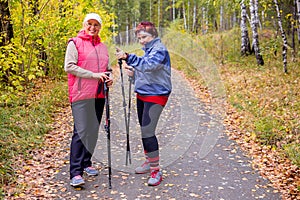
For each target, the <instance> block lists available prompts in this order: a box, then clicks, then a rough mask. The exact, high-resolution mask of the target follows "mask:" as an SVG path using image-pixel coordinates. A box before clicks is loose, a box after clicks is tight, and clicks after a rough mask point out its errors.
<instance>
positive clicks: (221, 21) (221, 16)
mask: <svg viewBox="0 0 300 200" xmlns="http://www.w3.org/2000/svg"><path fill="white" fill-rule="evenodd" d="M223 17H224V16H223V5H221V6H220V27H219V30H220V31H223V24H224V22H223V21H224V20H223Z"/></svg>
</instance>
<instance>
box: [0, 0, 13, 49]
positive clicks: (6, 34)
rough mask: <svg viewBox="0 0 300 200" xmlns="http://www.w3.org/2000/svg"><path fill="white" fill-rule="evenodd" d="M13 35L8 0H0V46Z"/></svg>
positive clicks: (7, 41)
mask: <svg viewBox="0 0 300 200" xmlns="http://www.w3.org/2000/svg"><path fill="white" fill-rule="evenodd" d="M13 37H14V32H13V25H12V22H11V15H10V11H9V7H8V1H7V0H6V1H5V0H2V1H0V46H4V45H6V44H8V43H9V42H10V41H11V39H12V38H13Z"/></svg>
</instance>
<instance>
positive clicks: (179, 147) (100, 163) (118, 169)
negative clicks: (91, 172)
mask: <svg viewBox="0 0 300 200" xmlns="http://www.w3.org/2000/svg"><path fill="white" fill-rule="evenodd" d="M172 82H173V91H172V94H171V96H170V99H169V101H168V104H167V106H166V107H165V109H164V111H163V113H162V116H161V120H160V122H159V124H158V127H157V137H158V140H159V145H160V158H161V167H162V172H163V176H164V178H163V181H162V183H161V184H160V185H159V186H156V187H149V186H147V184H146V183H147V179H148V177H149V174H142V175H137V174H134V168H135V167H137V166H139V165H140V164H141V163H143V159H144V158H143V157H144V156H143V149H142V143H141V136H140V130H139V127H138V123H137V116H136V107H135V106H136V104H135V96H134V94H133V91H132V95H131V99H132V101H131V102H132V105H131V112H130V113H131V117H130V133H129V134H130V150H131V151H130V155H131V164H128V165H126V131H125V130H126V128H125V123H124V106H123V99H122V93H121V86H120V80H117V81H115V84H114V86H113V87H112V88H111V89H110V109H111V141H110V144H111V159H112V165H111V169H112V176H111V184H112V189H109V188H108V168H107V167H108V163H107V137H106V132H105V130H104V128H103V124H104V121H105V120H104V119H105V115H103V120H102V125H101V129H100V131H99V139H98V143H97V147H96V151H95V154H94V157H93V163H94V166H96V167H97V168H98V169H99V171H100V174H99V176H96V177H87V176H84V178H85V180H86V184H85V185H84V187H82V188H73V187H71V186H70V185H69V171H68V170H69V166H68V164H67V165H65V166H64V167H63V168H62V169H61V171H60V172H59V173H58V174H57V175H56V177H55V178H54V179H53V180H52V185H54V187H56V189H55V191H56V196H57V199H84V200H86V199H129V200H135V199H136V200H138V199H170V200H175V199H178V200H185V199H205V200H206V199H207V200H217V199H218V200H222V199H224V200H239V199H243V200H245V199H270V200H277V199H280V194H278V193H277V192H276V191H275V190H274V189H273V188H272V187H271V184H270V183H269V181H268V180H266V179H264V178H263V177H261V176H260V175H259V173H258V172H257V171H255V170H253V169H252V167H251V160H250V159H249V158H248V157H247V156H245V155H244V154H243V152H241V150H240V148H239V147H238V145H237V144H236V143H235V142H234V141H231V140H229V139H228V137H227V135H226V134H225V130H224V126H223V121H222V117H220V116H218V115H217V114H216V113H218V112H213V110H212V109H213V108H211V107H209V109H208V108H207V107H206V106H205V105H204V103H201V101H200V100H199V99H198V98H196V96H195V91H193V89H192V87H191V86H190V85H189V83H188V82H187V81H186V80H185V79H184V78H183V77H182V76H181V74H180V73H178V72H177V71H175V70H173V72H172ZM124 88H125V93H126V102H127V103H128V95H129V94H128V91H129V84H128V80H127V76H126V75H124ZM132 90H133V87H132ZM126 111H128V107H127V106H126ZM70 135H71V133H70Z"/></svg>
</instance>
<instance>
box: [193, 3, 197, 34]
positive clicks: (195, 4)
mask: <svg viewBox="0 0 300 200" xmlns="http://www.w3.org/2000/svg"><path fill="white" fill-rule="evenodd" d="M196 22H197V3H196V1H194V8H193V28H192V31H195V29H196Z"/></svg>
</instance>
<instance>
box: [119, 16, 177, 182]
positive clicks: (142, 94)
mask: <svg viewBox="0 0 300 200" xmlns="http://www.w3.org/2000/svg"><path fill="white" fill-rule="evenodd" d="M135 34H136V36H137V38H138V40H139V43H140V44H141V45H143V50H144V52H145V54H144V55H143V56H137V55H135V54H128V53H125V52H124V51H122V50H121V49H119V48H117V53H116V56H117V58H118V59H122V60H125V61H126V64H127V66H125V68H126V69H128V74H129V75H131V76H134V80H135V81H134V85H135V92H136V94H137V95H136V96H137V113H138V119H139V124H140V126H141V133H142V143H143V147H144V152H145V157H146V161H145V162H144V163H143V164H142V165H141V166H140V167H137V168H136V169H135V173H138V174H144V173H148V172H150V178H149V180H148V185H149V186H156V185H159V184H160V183H161V181H162V172H161V170H160V167H159V146H158V141H157V138H156V135H155V129H156V127H157V124H158V120H159V117H160V114H161V112H162V110H163V108H164V106H165V105H166V103H167V101H168V98H169V95H170V93H171V90H172V84H171V63H170V55H169V52H168V50H167V49H166V47H165V46H164V45H163V44H162V42H161V40H160V38H159V37H158V33H157V30H156V28H155V26H154V24H153V23H151V22H141V23H140V24H139V25H138V26H137V27H136V30H135Z"/></svg>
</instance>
